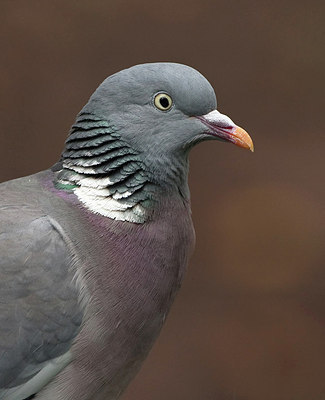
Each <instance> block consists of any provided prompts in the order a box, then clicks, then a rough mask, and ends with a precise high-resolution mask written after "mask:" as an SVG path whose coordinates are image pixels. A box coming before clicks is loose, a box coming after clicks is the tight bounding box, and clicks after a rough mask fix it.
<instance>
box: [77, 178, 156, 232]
mask: <svg viewBox="0 0 325 400" xmlns="http://www.w3.org/2000/svg"><path fill="white" fill-rule="evenodd" d="M104 179H106V180H107V179H109V178H104ZM96 181H97V179H94V178H87V181H86V182H85V181H81V182H80V183H81V186H80V187H78V188H75V189H74V193H75V194H76V196H77V197H78V199H79V200H80V201H81V202H82V204H83V205H84V206H85V207H86V208H88V209H89V210H91V211H92V212H94V213H96V214H100V215H103V216H105V217H109V218H112V219H115V220H118V221H128V222H133V223H136V224H143V223H144V222H146V221H147V219H148V218H149V210H148V209H146V208H145V207H144V206H143V205H142V204H141V202H137V203H135V202H134V200H131V196H132V194H133V193H131V192H129V191H125V192H123V193H112V192H111V191H110V190H109V187H100V186H99V185H98V182H96Z"/></svg>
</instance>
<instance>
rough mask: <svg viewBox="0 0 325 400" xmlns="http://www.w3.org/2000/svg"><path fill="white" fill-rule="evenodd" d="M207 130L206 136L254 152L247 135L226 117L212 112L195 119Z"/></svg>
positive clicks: (215, 111) (251, 142)
mask: <svg viewBox="0 0 325 400" xmlns="http://www.w3.org/2000/svg"><path fill="white" fill-rule="evenodd" d="M197 118H198V119H199V120H200V121H201V122H202V123H203V124H204V125H205V126H206V127H207V128H208V129H207V130H206V131H205V133H206V134H209V135H212V136H215V137H216V138H218V139H221V140H225V141H227V142H231V143H234V144H235V145H236V146H239V147H242V148H244V149H249V150H250V151H252V152H253V151H254V144H253V141H252V139H251V137H250V136H249V134H248V133H247V132H246V131H245V130H244V129H242V128H240V127H239V126H237V125H236V124H235V123H234V122H233V121H232V120H231V119H230V118H229V117H227V115H224V114H221V113H219V111H217V110H213V111H211V112H209V113H208V114H205V115H202V116H199V117H197Z"/></svg>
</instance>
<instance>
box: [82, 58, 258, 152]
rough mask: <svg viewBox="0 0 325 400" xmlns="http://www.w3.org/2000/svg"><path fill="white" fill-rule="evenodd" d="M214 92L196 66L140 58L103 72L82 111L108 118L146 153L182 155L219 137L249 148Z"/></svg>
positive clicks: (133, 145)
mask: <svg viewBox="0 0 325 400" xmlns="http://www.w3.org/2000/svg"><path fill="white" fill-rule="evenodd" d="M216 108H217V101H216V95H215V92H214V90H213V88H212V86H211V85H210V83H209V82H208V80H207V79H206V78H205V77H204V76H203V75H201V74H200V73H199V72H198V71H196V70H195V69H193V68H191V67H188V66H186V65H182V64H176V63H152V64H141V65H136V66H134V67H131V68H128V69H125V70H123V71H120V72H118V73H116V74H114V75H112V76H110V77H108V78H107V79H106V80H105V81H104V82H103V83H102V84H101V85H100V86H99V87H98V89H97V90H96V91H95V93H94V94H93V95H92V96H91V98H90V100H89V103H88V104H87V105H86V106H85V108H84V111H88V112H93V113H97V114H98V113H100V114H101V115H102V116H103V117H104V118H106V120H108V121H113V122H114V124H115V125H116V127H117V128H118V130H119V132H120V134H121V138H122V139H123V140H125V141H126V142H127V143H129V144H130V145H131V146H132V147H133V148H134V149H136V150H137V151H139V152H142V153H143V154H144V155H145V157H147V158H148V157H150V156H152V157H153V158H156V157H157V156H160V157H163V158H170V157H174V156H180V157H181V156H184V155H186V154H187V152H188V150H189V149H190V148H191V147H192V146H193V145H194V144H196V143H198V142H201V141H204V140H211V139H218V140H226V141H232V142H234V143H236V144H238V145H242V147H246V148H250V149H253V147H252V141H251V140H250V138H249V136H248V135H245V134H243V133H242V134H239V135H238V131H237V133H235V131H236V128H237V127H236V125H235V124H234V123H233V122H232V121H231V119H230V118H229V117H227V116H225V115H222V114H221V113H219V112H217V111H216Z"/></svg>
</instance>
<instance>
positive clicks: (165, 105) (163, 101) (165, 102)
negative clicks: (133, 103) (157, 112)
mask: <svg viewBox="0 0 325 400" xmlns="http://www.w3.org/2000/svg"><path fill="white" fill-rule="evenodd" d="M159 103H160V105H161V106H162V107H163V108H168V107H169V100H168V99H167V97H161V98H160V99H159Z"/></svg>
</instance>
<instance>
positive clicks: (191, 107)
mask: <svg viewBox="0 0 325 400" xmlns="http://www.w3.org/2000/svg"><path fill="white" fill-rule="evenodd" d="M165 93H166V95H165ZM158 94H162V95H163V97H164V96H165V98H164V102H162V103H161V105H160V104H159V103H157V98H158V97H157V95H158ZM168 99H170V100H168ZM168 101H170V102H172V103H168ZM167 106H168V109H167ZM164 107H165V108H164ZM215 108H216V98H215V94H214V91H213V89H212V87H211V86H210V84H209V83H208V81H207V80H206V79H205V78H204V77H203V76H202V75H201V74H199V73H198V72H197V71H195V70H193V69H192V68H190V67H187V66H184V65H180V64H172V63H157V64H144V65H139V66H135V67H132V68H130V69H127V70H123V71H121V72H119V73H117V74H114V75H112V76H111V77H109V78H107V79H106V80H105V81H104V82H103V83H102V85H100V86H99V88H98V89H97V90H96V91H95V93H94V94H93V95H92V96H91V98H90V100H89V102H88V103H87V105H86V106H85V107H84V108H83V110H82V111H81V112H80V114H79V115H78V116H77V119H76V122H75V124H74V125H73V126H72V129H71V132H70V135H69V136H68V138H67V141H66V145H65V149H64V151H63V153H62V156H61V159H60V161H59V162H58V163H57V164H56V165H55V166H54V167H53V168H52V169H50V170H46V171H43V172H40V173H38V174H35V175H32V176H29V177H25V178H20V179H17V180H14V181H10V182H6V183H3V184H1V185H0V254H1V257H0V398H1V399H3V400H22V399H25V398H27V397H28V396H31V395H33V394H34V393H38V394H37V395H36V399H40V400H45V399H51V400H63V399H64V400H69V399H70V400H76V399H78V400H87V399H97V400H100V399H105V400H113V399H117V398H118V397H119V395H120V394H121V393H122V391H123V389H124V388H125V386H126V385H127V384H128V382H129V381H130V379H131V378H132V377H133V376H134V374H135V373H136V371H137V370H138V368H139V367H140V365H141V362H142V361H143V359H144V358H145V356H146V354H147V353H148V351H149V350H150V347H151V345H152V343H153V341H154V339H155V338H156V336H157V335H158V333H159V331H160V328H161V326H162V324H163V321H164V319H165V317H166V314H167V312H168V310H169V308H170V305H171V303H172V301H173V298H174V296H175V294H176V292H177V289H178V288H179V286H180V283H181V281H182V277H183V275H184V272H185V269H186V266H187V263H188V258H189V255H190V253H191V249H192V248H193V244H194V231H193V227H192V222H191V216H190V203H189V190H188V186H187V174H188V152H189V150H190V149H191V147H192V146H193V145H194V144H196V143H198V142H200V141H203V140H208V139H212V138H215V139H219V140H229V141H232V142H234V143H236V144H238V145H240V146H241V147H246V148H250V149H252V143H251V141H250V138H249V136H248V135H247V134H246V133H245V132H244V131H243V130H241V128H238V127H237V126H236V125H234V124H233V122H232V121H231V120H230V119H229V118H228V117H226V116H223V115H222V114H220V113H218V112H217V111H215Z"/></svg>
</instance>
